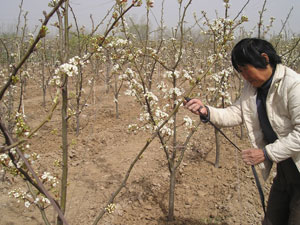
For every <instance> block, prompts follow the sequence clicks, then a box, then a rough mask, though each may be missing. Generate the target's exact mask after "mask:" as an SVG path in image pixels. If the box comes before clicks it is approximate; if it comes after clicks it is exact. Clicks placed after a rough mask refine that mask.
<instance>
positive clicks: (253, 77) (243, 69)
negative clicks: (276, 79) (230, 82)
mask: <svg viewBox="0 0 300 225" xmlns="http://www.w3.org/2000/svg"><path fill="white" fill-rule="evenodd" d="M238 68H239V72H240V74H241V75H242V76H243V77H244V78H245V80H247V81H248V82H249V83H250V84H252V86H254V87H256V88H258V87H261V86H262V85H263V84H264V83H265V82H266V81H267V80H268V79H269V78H270V77H271V75H272V67H271V66H270V64H268V65H267V67H266V68H264V69H261V68H255V67H254V66H252V65H250V64H247V65H245V66H239V67H238Z"/></svg>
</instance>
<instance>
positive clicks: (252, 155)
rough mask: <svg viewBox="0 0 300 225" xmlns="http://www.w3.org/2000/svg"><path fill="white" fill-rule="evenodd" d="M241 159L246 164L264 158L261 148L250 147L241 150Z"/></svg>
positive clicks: (258, 161)
mask: <svg viewBox="0 0 300 225" xmlns="http://www.w3.org/2000/svg"><path fill="white" fill-rule="evenodd" d="M242 159H243V161H244V163H246V164H247V165H256V164H259V163H261V162H263V161H265V159H266V158H265V155H264V152H263V150H262V149H257V148H250V149H246V150H243V151H242Z"/></svg>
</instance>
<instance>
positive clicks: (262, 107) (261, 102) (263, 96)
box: [256, 73, 277, 144]
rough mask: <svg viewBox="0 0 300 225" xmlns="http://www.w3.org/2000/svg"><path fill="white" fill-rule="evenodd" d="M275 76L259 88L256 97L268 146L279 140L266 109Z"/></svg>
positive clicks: (260, 120) (259, 116)
mask: <svg viewBox="0 0 300 225" xmlns="http://www.w3.org/2000/svg"><path fill="white" fill-rule="evenodd" d="M273 74H274V73H273ZM273 74H272V76H271V77H270V79H269V80H267V81H266V82H265V83H264V84H263V85H262V86H261V87H259V88H257V97H256V106H257V112H258V118H259V122H260V126H261V129H262V132H263V134H264V140H265V141H266V142H267V144H270V143H273V142H274V141H276V139H277V135H276V133H275V132H274V130H273V128H272V126H271V124H270V121H269V118H268V115H267V109H266V100H267V95H268V91H269V88H270V86H271V84H272V80H273Z"/></svg>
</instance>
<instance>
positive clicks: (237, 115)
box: [208, 99, 243, 127]
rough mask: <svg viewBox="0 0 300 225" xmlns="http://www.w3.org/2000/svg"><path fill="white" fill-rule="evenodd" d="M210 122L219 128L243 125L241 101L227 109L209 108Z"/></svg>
mask: <svg viewBox="0 0 300 225" xmlns="http://www.w3.org/2000/svg"><path fill="white" fill-rule="evenodd" d="M208 108H209V111H210V120H211V121H212V122H213V123H214V124H216V125H217V126H219V127H232V126H237V125H240V124H242V122H243V119H242V113H241V105H240V100H239V99H238V100H237V101H236V102H235V103H234V104H233V105H231V106H229V107H226V108H215V107H212V106H208Z"/></svg>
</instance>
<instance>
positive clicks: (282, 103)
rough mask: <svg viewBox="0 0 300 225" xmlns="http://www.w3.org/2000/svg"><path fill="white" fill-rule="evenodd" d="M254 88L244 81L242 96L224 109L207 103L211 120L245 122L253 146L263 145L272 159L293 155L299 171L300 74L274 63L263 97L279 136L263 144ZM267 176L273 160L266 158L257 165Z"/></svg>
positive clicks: (223, 123) (231, 123)
mask: <svg viewBox="0 0 300 225" xmlns="http://www.w3.org/2000/svg"><path fill="white" fill-rule="evenodd" d="M256 92H257V91H256V88H255V87H253V86H252V85H251V84H250V83H249V82H247V81H245V82H244V88H243V91H242V93H241V97H240V98H239V99H238V100H237V101H236V102H235V103H234V104H233V105H232V106H229V107H227V108H225V109H220V108H214V107H211V106H209V110H210V119H211V121H212V122H213V123H215V124H216V125H218V126H221V127H227V126H236V125H239V124H242V123H243V122H244V123H245V126H246V128H247V130H248V135H249V138H250V141H251V143H252V145H253V147H254V148H260V149H262V148H263V147H265V149H266V151H267V154H268V156H269V158H270V159H271V160H272V161H273V162H276V163H278V162H281V161H283V160H285V159H287V158H289V157H292V159H293V161H294V162H295V164H296V166H297V168H298V170H299V172H300V74H298V73H296V72H295V71H293V70H291V69H289V68H288V67H286V66H283V65H281V64H279V65H277V67H276V71H275V73H274V77H273V80H272V84H271V87H270V89H269V92H268V96H267V100H266V108H267V114H268V118H269V121H270V124H271V126H272V128H273V130H274V132H275V133H276V134H277V137H278V139H277V140H276V141H275V142H274V143H272V144H268V145H266V143H265V141H264V139H263V133H262V130H261V128H260V124H259V119H258V114H257V108H256ZM259 167H260V168H261V169H262V175H263V177H264V179H267V178H268V176H269V174H270V170H271V167H272V163H271V162H270V161H268V160H265V161H264V162H263V163H261V164H260V165H259Z"/></svg>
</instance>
